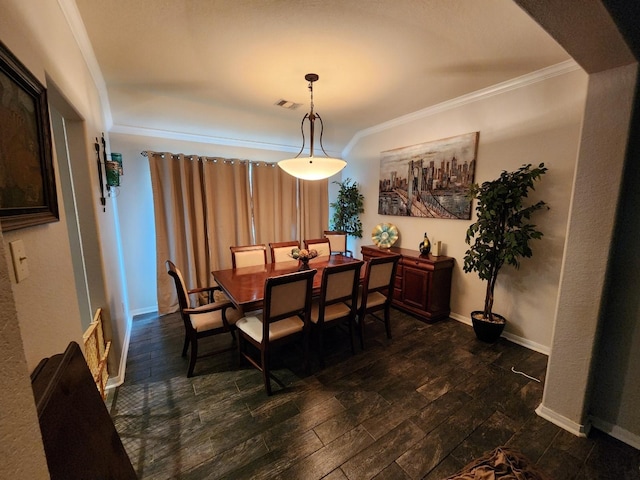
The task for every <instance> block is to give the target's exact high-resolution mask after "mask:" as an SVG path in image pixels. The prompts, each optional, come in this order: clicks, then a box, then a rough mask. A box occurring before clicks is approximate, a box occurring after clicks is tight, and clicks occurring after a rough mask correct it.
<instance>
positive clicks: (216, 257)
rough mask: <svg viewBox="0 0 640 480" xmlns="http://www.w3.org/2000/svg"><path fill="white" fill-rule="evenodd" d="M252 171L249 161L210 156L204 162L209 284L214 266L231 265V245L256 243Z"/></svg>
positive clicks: (225, 266) (228, 266) (218, 268)
mask: <svg viewBox="0 0 640 480" xmlns="http://www.w3.org/2000/svg"><path fill="white" fill-rule="evenodd" d="M248 172H249V164H248V162H246V161H240V160H224V159H221V158H218V159H211V158H207V159H206V161H205V162H204V177H205V182H204V187H205V190H204V196H205V197H206V199H207V205H208V209H207V214H206V219H205V220H206V228H207V232H206V235H207V238H208V240H209V251H208V257H209V258H210V263H209V269H208V270H207V282H208V283H207V285H209V284H211V282H212V278H211V272H212V271H213V270H220V269H224V268H231V251H230V250H229V247H231V246H234V245H250V244H252V243H254V240H253V236H252V233H251V230H252V228H251V197H250V189H249V173H248Z"/></svg>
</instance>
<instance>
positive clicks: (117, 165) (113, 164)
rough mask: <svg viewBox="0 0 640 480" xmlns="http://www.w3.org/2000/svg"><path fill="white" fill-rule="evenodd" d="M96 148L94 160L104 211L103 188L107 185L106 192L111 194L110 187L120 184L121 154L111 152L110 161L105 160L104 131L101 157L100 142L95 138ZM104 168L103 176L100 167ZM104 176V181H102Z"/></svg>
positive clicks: (103, 209)
mask: <svg viewBox="0 0 640 480" xmlns="http://www.w3.org/2000/svg"><path fill="white" fill-rule="evenodd" d="M94 146H95V149H96V161H97V164H98V183H99V184H100V204H101V205H102V211H103V212H104V211H106V209H105V206H106V199H105V197H104V188H105V186H106V187H107V193H108V194H109V195H111V188H112V187H119V186H120V176H121V175H122V172H123V170H122V154H121V153H112V154H111V161H108V160H107V143H106V141H105V139H104V133H103V134H102V158H101V157H100V144H99V143H98V139H97V138H96V142H95V144H94ZM103 168H104V176H103V173H102V169H103ZM104 177H106V182H105V181H104Z"/></svg>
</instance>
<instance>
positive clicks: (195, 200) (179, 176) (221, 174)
mask: <svg viewBox="0 0 640 480" xmlns="http://www.w3.org/2000/svg"><path fill="white" fill-rule="evenodd" d="M145 153H146V155H147V157H148V160H149V168H150V171H151V185H152V190H153V204H154V212H155V223H156V252H157V257H156V267H157V285H158V313H159V314H161V315H163V314H166V313H171V312H174V311H177V309H178V297H177V295H176V291H175V285H174V283H173V280H172V279H171V277H170V276H169V275H168V274H167V268H166V265H165V262H166V261H167V260H171V261H173V262H174V263H175V264H176V266H177V267H178V268H179V269H180V270H181V271H182V274H183V276H184V279H185V282H186V283H187V288H196V287H206V286H209V285H211V284H212V283H213V279H212V278H211V272H212V271H213V270H218V269H225V268H231V252H230V250H229V247H231V246H234V245H250V244H254V243H264V244H269V243H270V242H279V241H286V240H299V241H300V243H302V242H303V241H304V239H309V238H319V237H321V236H322V231H323V230H324V229H325V228H326V227H327V225H328V219H329V218H328V217H329V208H328V202H329V200H328V181H327V180H321V181H318V182H309V181H307V182H305V181H301V180H297V179H295V178H294V177H292V176H290V175H288V174H286V173H285V172H284V171H282V169H280V168H277V166H275V165H274V164H268V163H264V162H249V161H246V160H237V159H223V158H210V157H198V156H185V155H183V154H172V153H168V152H164V153H159V152H152V151H147V152H145Z"/></svg>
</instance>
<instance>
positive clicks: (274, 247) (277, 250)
mask: <svg viewBox="0 0 640 480" xmlns="http://www.w3.org/2000/svg"><path fill="white" fill-rule="evenodd" d="M292 248H300V242H298V241H297V240H290V241H288V242H273V243H270V244H269V249H270V250H271V263H278V262H291V261H292V260H293V258H291V257H290V256H289V255H290V254H291V249H292Z"/></svg>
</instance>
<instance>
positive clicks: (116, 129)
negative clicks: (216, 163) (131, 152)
mask: <svg viewBox="0 0 640 480" xmlns="http://www.w3.org/2000/svg"><path fill="white" fill-rule="evenodd" d="M109 132H110V133H121V134H124V135H139V136H143V137H155V138H167V139H171V140H184V141H186V142H197V143H208V144H214V145H225V146H229V147H242V148H253V149H259V150H270V151H276V152H292V153H298V152H299V151H300V147H293V146H291V145H279V144H275V143H267V142H256V141H252V140H240V139H237V138H228V137H216V136H212V135H200V134H195V133H184V132H176V131H172V130H160V129H157V128H146V127H135V126H132V125H120V124H115V125H113V127H112V128H111V129H110V130H109Z"/></svg>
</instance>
